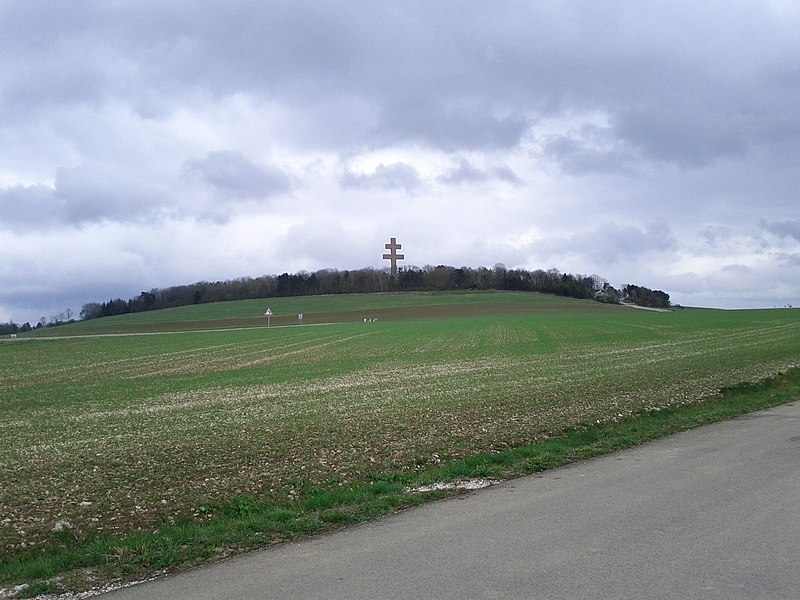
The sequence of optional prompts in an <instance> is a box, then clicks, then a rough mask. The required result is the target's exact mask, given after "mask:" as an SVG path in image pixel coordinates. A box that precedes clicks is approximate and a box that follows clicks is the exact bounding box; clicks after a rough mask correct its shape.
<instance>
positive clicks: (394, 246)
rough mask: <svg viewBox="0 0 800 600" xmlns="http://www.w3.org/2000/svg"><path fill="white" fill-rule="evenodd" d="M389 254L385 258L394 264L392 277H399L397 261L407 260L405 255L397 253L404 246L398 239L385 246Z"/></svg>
mask: <svg viewBox="0 0 800 600" xmlns="http://www.w3.org/2000/svg"><path fill="white" fill-rule="evenodd" d="M384 247H385V248H386V249H387V250H388V251H389V253H388V254H384V255H383V258H384V259H385V260H388V261H391V263H392V277H396V276H397V261H398V260H403V259H404V258H405V254H398V253H397V251H398V250H400V248H402V247H403V245H402V244H398V243H397V238H391V239H390V240H389V243H388V244H386V245H385V246H384Z"/></svg>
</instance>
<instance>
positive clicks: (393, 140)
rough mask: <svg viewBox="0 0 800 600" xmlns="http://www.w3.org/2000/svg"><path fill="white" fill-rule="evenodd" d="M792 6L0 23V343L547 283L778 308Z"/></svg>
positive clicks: (317, 5)
mask: <svg viewBox="0 0 800 600" xmlns="http://www.w3.org/2000/svg"><path fill="white" fill-rule="evenodd" d="M798 209H800V3H797V2H795V1H794V0H785V1H778V0H776V1H769V0H759V1H752V2H748V1H740V2H736V1H733V2H731V1H730V0H725V1H718V2H717V1H711V0H708V1H703V2H697V0H690V1H677V0H669V1H664V2H641V1H639V0H630V1H619V0H613V1H608V2H598V1H595V0H592V1H585V2H579V1H576V2H567V1H564V2H550V1H547V2H545V1H530V0H523V1H519V2H511V1H509V2H505V1H488V2H450V1H442V0H437V1H435V2H431V1H420V2H413V1H408V0H403V1H402V2H380V1H374V0H365V1H363V2H360V1H352V0H348V1H346V2H334V1H325V2H323V1H320V2H301V1H298V0H288V1H286V2H264V1H261V0H253V1H243V0H242V1H230V0H229V1H226V2H216V1H214V2H212V1H207V2H205V1H197V2H183V1H169V0H167V1H165V0H157V1H155V0H154V1H150V0H130V1H127V0H115V1H110V0H109V1H105V0H104V1H99V0H98V1H96V2H91V1H74V2H64V1H62V0H53V1H49V2H45V1H37V0H2V2H0V321H8V320H10V319H13V320H14V321H15V322H18V323H21V322H24V321H30V322H31V323H34V322H35V321H37V320H38V319H39V318H40V317H41V316H45V317H48V318H49V317H50V316H51V315H54V314H58V313H59V312H62V311H64V310H65V309H66V308H71V309H72V310H74V311H75V313H76V314H77V313H78V312H79V311H80V309H81V306H82V304H84V303H86V302H90V301H104V300H108V299H110V298H112V297H122V298H125V299H127V298H130V297H133V296H135V295H137V294H138V293H139V292H141V291H143V290H149V289H151V288H153V287H167V286H171V285H178V284H183V283H192V282H195V281H201V280H206V281H214V280H220V279H233V278H237V277H241V276H253V277H255V276H259V275H263V274H280V273H283V272H290V273H293V272H298V271H301V270H307V271H314V270H317V269H322V268H336V269H353V268H362V267H376V268H383V267H386V266H388V264H387V263H386V261H383V260H382V259H381V255H382V254H383V252H384V247H383V245H384V244H385V243H386V242H387V241H388V238H389V237H390V236H394V237H397V239H398V241H399V242H400V243H402V244H403V250H402V252H403V253H404V254H405V256H406V260H405V262H404V263H401V265H409V266H410V265H417V266H425V265H437V264H446V265H452V266H473V267H478V266H489V267H491V266H494V265H495V264H496V263H503V264H505V265H506V266H507V267H509V268H511V267H523V268H527V269H536V268H542V269H549V268H556V269H559V270H560V271H562V272H570V273H579V274H584V275H590V274H597V275H600V276H601V277H604V278H605V279H607V280H608V281H609V282H610V283H611V284H612V285H614V286H620V285H623V284H625V283H635V284H638V285H643V286H646V287H650V288H653V289H661V290H663V291H666V292H667V293H669V294H670V296H671V299H672V301H673V302H675V303H680V304H684V305H694V306H711V307H725V308H732V307H742V308H745V307H772V306H783V305H785V304H794V305H800V210H798Z"/></svg>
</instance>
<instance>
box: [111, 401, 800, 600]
mask: <svg viewBox="0 0 800 600" xmlns="http://www.w3.org/2000/svg"><path fill="white" fill-rule="evenodd" d="M799 560H800V402H796V403H795V404H794V405H787V406H783V407H779V408H777V409H774V410H771V411H766V412H761V413H756V414H753V415H749V416H746V417H743V418H740V419H736V420H734V421H729V422H726V423H720V424H717V425H712V426H709V427H704V428H702V429H698V430H695V431H691V432H687V433H684V434H679V435H676V436H673V437H670V438H667V439H664V440H661V441H658V442H655V443H652V444H649V445H647V446H643V447H641V448H637V449H634V450H631V451H627V452H623V453H621V454H616V455H612V456H608V457H604V458H601V459H598V460H593V461H589V462H585V463H581V464H578V465H573V466H570V467H566V468H562V469H557V470H554V471H550V472H547V473H545V474H543V475H542V476H533V477H527V478H524V479H519V480H515V481H512V482H508V483H504V484H500V485H497V486H494V487H492V488H488V489H485V490H481V491H479V492H474V493H471V494H469V495H467V496H465V497H461V498H456V499H452V500H447V501H442V502H437V503H433V504H429V505H427V506H423V507H420V508H417V509H412V510H408V511H405V512H403V513H400V514H398V515H394V516H391V517H388V518H385V519H382V520H380V521H378V522H376V523H371V524H367V525H363V526H358V527H355V528H352V529H349V530H346V531H342V532H338V533H335V534H330V535H324V536H320V537H317V538H314V539H311V540H307V541H303V542H299V543H293V544H287V545H284V546H280V547H276V548H272V549H269V550H266V551H262V552H256V553H253V554H250V555H247V556H244V557H240V558H236V559H232V560H229V561H226V562H223V563H219V564H216V565H213V566H210V567H205V568H201V569H197V570H195V571H191V572H188V573H183V574H180V575H177V576H172V577H167V578H165V579H162V580H158V581H154V582H151V583H146V584H142V585H139V586H136V587H132V588H128V589H124V590H118V591H116V592H112V593H110V594H108V595H107V596H103V598H104V599H105V598H107V600H135V599H136V600H139V599H141V600H144V599H148V600H149V599H152V598H169V599H171V600H181V599H187V600H188V599H192V600H205V599H214V600H228V599H231V600H233V599H236V600H240V599H244V600H248V599H268V598H275V599H287V598H304V599H317V598H318V599H339V598H341V599H349V600H357V599H370V600H374V599H388V598H398V599H409V598H425V599H450V598H453V599H455V598H458V599H466V598H526V599H527V598H547V599H560V598H563V599H570V600H574V599H576V598H580V599H599V598H608V599H612V598H613V599H614V600H620V599H624V598H636V599H641V598H647V599H656V598H670V599H671V598H674V599H681V600H690V599H694V598H698V599H699V598H703V599H717V598H718V599H725V600H735V599H747V600H754V599H759V598H769V599H778V598H781V599H784V598H785V599H797V598H800V565H799V564H798V561H799Z"/></svg>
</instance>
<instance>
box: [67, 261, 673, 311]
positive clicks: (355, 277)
mask: <svg viewBox="0 0 800 600" xmlns="http://www.w3.org/2000/svg"><path fill="white" fill-rule="evenodd" d="M456 290H461V291H465V290H508V291H525V292H541V293H546V294H554V295H558V296H565V297H569V298H578V299H594V300H596V301H598V302H609V303H619V302H631V303H634V304H638V305H640V306H646V307H652V308H667V307H669V306H670V302H669V294H666V293H665V292H662V291H658V290H650V289H648V288H645V287H641V286H637V285H631V284H628V285H625V286H624V287H623V288H622V289H621V290H617V289H616V288H614V287H613V286H611V285H609V283H608V282H607V281H606V280H605V279H603V278H601V277H599V276H597V275H590V276H584V275H572V274H570V273H561V272H560V271H558V270H557V269H549V270H547V271H543V270H541V269H536V270H534V271H527V270H525V269H507V268H506V267H505V266H504V265H501V264H498V265H495V267H494V268H492V269H490V268H487V267H479V268H472V267H460V268H455V267H450V266H445V265H439V266H436V267H434V266H426V267H402V268H400V269H398V272H397V276H396V277H392V276H391V275H390V274H389V271H388V269H380V270H379V269H373V268H365V269H358V270H344V271H339V270H337V269H323V270H320V271H316V272H314V273H308V272H305V271H301V272H300V273H295V274H289V273H283V274H282V275H277V276H276V275H263V276H261V277H255V278H253V277H241V278H238V279H232V280H226V281H216V282H208V281H200V282H197V283H193V284H189V285H179V286H174V287H168V288H163V289H158V288H156V289H152V290H150V291H149V292H142V293H141V294H139V295H138V296H136V297H134V298H131V299H129V300H123V299H122V298H116V299H112V300H109V301H108V302H90V303H87V304H84V305H83V308H82V310H81V312H80V318H81V319H84V320H87V319H96V318H99V317H107V316H112V315H121V314H126V313H136V312H143V311H148V310H157V309H162V308H174V307H178V306H187V305H190V304H205V303H209V302H222V301H228V300H250V299H257V298H276V297H278V298H279V297H286V296H309V295H320V294H355V293H374V292H412V291H414V292H427V291H456Z"/></svg>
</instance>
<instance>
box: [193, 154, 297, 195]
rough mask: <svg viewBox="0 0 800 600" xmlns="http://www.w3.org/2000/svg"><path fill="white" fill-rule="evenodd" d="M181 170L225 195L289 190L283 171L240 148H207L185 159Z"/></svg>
mask: <svg viewBox="0 0 800 600" xmlns="http://www.w3.org/2000/svg"><path fill="white" fill-rule="evenodd" d="M184 173H185V174H186V175H188V176H196V177H198V178H200V179H201V180H202V181H204V182H205V183H206V184H208V185H209V186H211V187H212V188H213V189H214V190H215V191H217V192H218V193H220V194H222V195H223V196H225V197H228V198H238V199H259V198H261V199H266V198H270V197H272V196H279V195H282V194H286V193H288V192H289V191H290V190H291V181H290V179H289V176H288V175H286V173H284V172H283V171H281V170H280V169H276V168H274V167H270V166H268V165H261V164H257V163H255V162H253V161H251V160H249V159H248V158H246V157H245V156H243V155H242V154H240V153H239V152H232V151H224V150H219V151H215V152H209V153H208V154H207V155H206V157H205V158H202V159H193V160H188V161H186V163H185V164H184Z"/></svg>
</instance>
